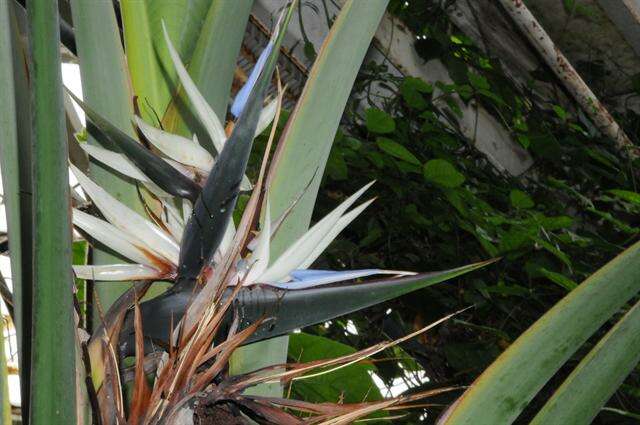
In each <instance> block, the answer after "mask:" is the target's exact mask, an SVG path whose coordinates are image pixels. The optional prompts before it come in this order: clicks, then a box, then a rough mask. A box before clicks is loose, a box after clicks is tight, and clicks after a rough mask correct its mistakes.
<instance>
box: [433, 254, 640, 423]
mask: <svg viewBox="0 0 640 425" xmlns="http://www.w3.org/2000/svg"><path fill="white" fill-rule="evenodd" d="M639 262H640V243H637V244H635V245H633V246H631V247H630V248H628V249H627V250H625V251H624V252H623V253H621V254H620V255H618V256H617V257H616V258H614V259H613V260H612V261H610V262H609V263H608V264H607V265H605V266H604V267H602V268H601V269H600V270H598V271H597V272H595V273H594V274H593V275H592V276H591V277H589V278H588V279H587V280H586V281H584V282H583V283H582V284H580V285H578V287H577V288H576V289H574V290H573V291H571V292H570V293H569V294H568V295H567V296H565V297H564V298H563V299H562V300H561V301H560V302H558V303H557V304H556V305H555V306H554V307H553V308H552V309H551V310H549V311H548V312H547V313H546V314H545V315H544V316H542V318H540V319H539V320H538V321H537V322H536V323H534V324H533V325H532V326H531V327H530V328H529V329H528V330H527V331H526V332H525V333H523V334H522V335H521V336H520V337H519V338H518V339H517V340H516V341H515V342H514V343H513V344H512V345H511V346H510V347H509V348H508V349H507V350H506V351H505V352H504V353H502V355H501V356H500V357H499V358H498V359H497V360H496V361H495V362H494V363H493V364H492V365H491V366H490V367H489V368H488V369H487V370H485V371H484V373H483V374H482V375H481V376H480V377H479V378H478V379H477V380H476V381H475V382H474V383H473V385H472V386H471V387H470V388H469V389H468V390H467V391H466V392H465V394H463V395H462V397H461V398H460V399H459V400H458V402H457V404H456V405H455V406H453V407H452V408H451V409H450V411H449V412H447V414H446V415H445V416H444V417H443V418H442V419H441V422H440V423H441V424H447V425H460V424H474V425H484V424H486V425H495V424H510V423H512V422H513V421H514V420H515V419H516V418H517V417H518V415H519V414H520V413H521V412H522V410H523V409H524V408H525V407H526V406H527V404H528V403H529V402H530V401H531V399H533V397H534V396H535V395H536V393H537V392H538V391H539V390H540V389H541V388H542V387H543V386H544V385H545V383H546V382H547V381H548V380H549V379H550V378H551V377H552V376H553V375H554V374H555V373H556V371H557V370H558V369H559V368H560V367H561V366H562V365H563V364H564V363H565V362H566V361H567V360H568V359H569V358H570V357H571V356H572V355H573V353H574V352H576V350H578V349H579V348H580V346H582V344H583V343H584V342H585V341H586V340H587V339H588V338H589V337H590V336H591V335H592V334H593V333H594V332H595V331H597V330H598V329H599V328H600V326H602V324H604V323H605V322H606V321H607V320H608V319H609V318H610V317H611V316H612V315H613V314H615V313H616V312H617V311H618V310H619V309H620V308H621V307H622V306H623V305H625V304H626V303H627V302H628V301H629V300H630V299H631V298H632V297H633V296H635V295H636V294H637V293H638V290H640V269H639V268H638V267H637V265H638V264H639ZM561 423H564V422H561Z"/></svg>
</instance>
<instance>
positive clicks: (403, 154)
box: [376, 137, 421, 165]
mask: <svg viewBox="0 0 640 425" xmlns="http://www.w3.org/2000/svg"><path fill="white" fill-rule="evenodd" d="M376 143H377V145H378V147H379V148H380V150H382V151H383V152H386V153H388V154H389V155H391V156H393V157H395V158H398V159H400V160H402V161H405V162H408V163H410V164H415V165H421V162H420V160H419V159H418V158H416V156H415V155H414V154H412V153H411V152H410V151H409V149H407V148H405V147H404V146H402V145H401V144H400V143H398V142H395V141H393V140H391V139H387V138H386V137H378V139H377V140H376Z"/></svg>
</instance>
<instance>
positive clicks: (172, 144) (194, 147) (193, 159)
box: [134, 116, 213, 173]
mask: <svg viewBox="0 0 640 425" xmlns="http://www.w3.org/2000/svg"><path fill="white" fill-rule="evenodd" d="M134 119H135V121H136V124H137V125H138V128H140V130H141V131H142V133H143V134H144V135H145V137H146V138H147V139H148V140H149V142H151V143H152V144H153V145H154V146H155V147H156V148H158V149H159V150H160V151H161V152H162V153H163V154H165V155H167V156H168V157H169V158H171V159H173V160H175V161H178V162H181V163H183V164H185V165H190V166H192V167H196V168H198V169H200V170H202V171H205V172H207V173H208V172H209V171H211V167H213V157H212V156H211V154H210V153H209V152H207V150H206V149H205V148H203V147H202V146H200V145H199V144H198V143H194V142H193V141H192V140H191V139H187V138H186V137H182V136H178V135H177V134H171V133H167V132H166V131H163V130H160V129H159V128H155V127H154V126H152V125H149V124H147V123H146V122H145V121H143V120H142V119H141V118H139V117H137V116H136V117H134ZM196 140H197V139H196Z"/></svg>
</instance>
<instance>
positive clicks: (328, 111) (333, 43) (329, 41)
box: [214, 0, 388, 394]
mask: <svg viewBox="0 0 640 425" xmlns="http://www.w3.org/2000/svg"><path fill="white" fill-rule="evenodd" d="M226 3H233V2H226ZM387 3H388V0H370V1H367V2H361V1H355V0H349V1H347V2H346V3H345V4H344V6H343V7H342V9H341V11H340V14H339V15H338V17H337V18H336V20H335V21H334V24H333V26H332V27H331V30H330V32H329V35H328V36H327V37H326V38H325V41H324V43H323V45H322V48H321V49H320V51H319V52H318V57H317V58H316V61H315V63H314V65H313V67H312V69H311V72H310V73H309V79H308V80H307V83H306V86H305V89H304V91H303V94H302V96H301V98H300V99H299V100H298V104H297V107H296V109H295V110H294V112H293V113H292V114H291V116H290V118H289V123H288V126H287V130H286V131H285V133H284V134H283V135H282V141H281V143H283V145H282V149H281V150H280V152H279V159H278V162H277V163H276V164H274V166H275V167H276V171H275V174H274V177H273V179H272V182H271V190H270V194H271V195H272V196H271V214H272V216H273V217H278V216H279V215H280V214H282V213H283V212H284V211H285V210H286V209H287V208H288V207H289V206H290V205H291V204H292V202H293V201H294V200H295V199H296V197H297V196H298V194H299V193H300V192H301V191H302V190H303V189H304V188H305V187H306V186H307V185H309V182H311V184H310V185H309V188H308V189H307V190H306V192H305V194H304V196H302V198H301V199H300V201H298V203H297V204H296V207H295V208H294V209H293V211H292V212H291V213H290V214H289V216H288V217H287V219H286V221H285V222H284V223H283V225H282V226H283V227H282V230H281V231H279V232H278V234H277V235H276V237H275V238H274V240H273V241H272V245H271V249H272V251H271V254H272V255H273V258H277V256H278V255H280V254H281V253H282V252H283V251H284V250H285V249H286V248H287V247H288V246H289V245H290V244H291V243H293V242H294V241H295V240H296V239H297V238H298V237H300V236H301V235H302V234H303V233H304V232H305V231H306V230H307V228H308V227H309V223H310V222H311V214H312V212H313V207H314V204H315V199H316V195H317V193H318V187H319V185H320V180H321V178H322V174H323V170H324V167H325V164H326V161H327V157H328V155H329V152H330V150H331V143H332V141H333V140H334V136H335V133H336V130H337V128H338V125H339V124H340V118H341V117H342V112H343V110H344V107H345V105H346V103H347V100H348V98H349V93H350V92H351V87H352V86H353V83H354V81H355V78H356V76H357V74H358V71H359V69H360V65H361V64H362V60H363V59H364V55H365V53H366V52H367V49H368V48H369V44H370V43H371V39H372V37H373V34H374V33H375V31H376V29H377V27H378V23H379V22H380V18H382V14H383V13H384V11H385V9H386V6H387ZM234 58H235V56H234ZM217 60H218V58H216V62H217ZM231 72H233V71H231ZM214 110H216V109H215V108H214ZM216 112H217V110H216ZM286 341H287V339H286V337H284V338H277V339H273V340H271V341H266V342H265V343H261V344H256V345H255V346H249V347H244V348H243V349H241V350H239V351H241V352H242V353H241V354H239V355H241V356H244V357H245V358H250V359H252V361H250V362H247V363H246V364H243V365H242V367H237V368H235V370H236V371H250V370H254V369H255V368H257V367H260V366H266V365H271V364H277V363H282V362H284V361H285V360H286V353H287V342H286ZM267 351H268V352H270V353H271V354H273V355H265V354H264V353H265V352H267ZM232 360H233V359H232ZM232 364H233V361H232ZM276 388H277V389H278V392H279V386H278V385H276ZM270 393H271V394H274V392H273V390H272V391H271V392H270ZM275 394H277V392H276V393H275Z"/></svg>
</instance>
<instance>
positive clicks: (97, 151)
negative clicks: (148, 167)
mask: <svg viewBox="0 0 640 425" xmlns="http://www.w3.org/2000/svg"><path fill="white" fill-rule="evenodd" d="M80 146H81V147H82V149H84V151H85V152H86V153H87V154H88V155H89V156H91V157H92V158H95V159H96V160H97V161H100V162H102V163H103V164H105V165H107V166H109V167H110V168H113V169H114V170H116V171H117V172H119V173H122V174H124V175H125V176H127V177H131V178H132V179H135V180H140V181H141V182H145V183H146V182H150V181H151V180H150V179H149V177H147V176H146V175H145V174H144V173H143V172H142V171H140V169H139V168H138V167H136V166H135V165H134V164H133V163H132V162H131V161H129V159H128V158H127V157H126V156H124V155H123V154H121V153H118V152H113V151H110V150H108V149H104V148H101V147H100V146H94V145H90V144H88V143H80Z"/></svg>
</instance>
